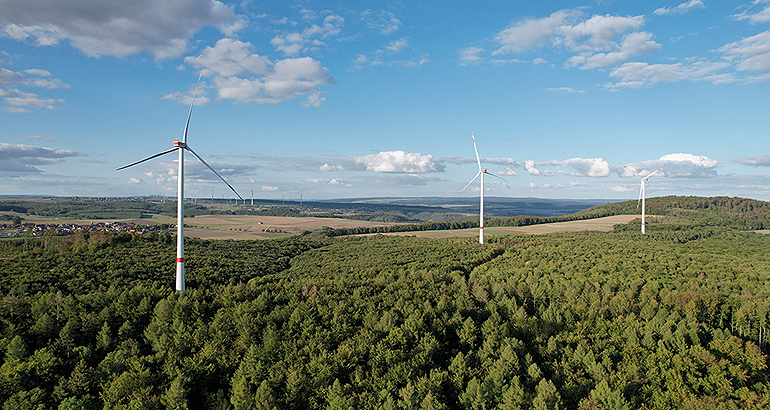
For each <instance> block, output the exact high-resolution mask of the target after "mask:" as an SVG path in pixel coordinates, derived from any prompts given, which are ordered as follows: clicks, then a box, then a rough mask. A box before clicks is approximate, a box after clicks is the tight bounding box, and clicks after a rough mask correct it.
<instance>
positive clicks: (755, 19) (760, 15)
mask: <svg viewBox="0 0 770 410" xmlns="http://www.w3.org/2000/svg"><path fill="white" fill-rule="evenodd" d="M765 2H766V1H765ZM761 3H762V2H761V1H757V0H755V1H754V2H752V5H754V6H756V5H759V4H761ZM733 18H735V19H736V20H748V21H749V22H750V23H751V24H760V23H767V22H770V5H768V6H764V7H763V8H762V10H760V11H752V10H746V11H744V12H742V13H740V14H736V15H734V16H733Z"/></svg>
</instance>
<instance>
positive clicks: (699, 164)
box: [615, 153, 719, 178]
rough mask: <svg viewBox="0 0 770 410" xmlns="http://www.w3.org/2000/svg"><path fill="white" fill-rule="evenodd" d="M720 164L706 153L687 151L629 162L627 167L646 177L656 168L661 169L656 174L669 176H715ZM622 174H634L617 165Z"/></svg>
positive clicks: (630, 175)
mask: <svg viewBox="0 0 770 410" xmlns="http://www.w3.org/2000/svg"><path fill="white" fill-rule="evenodd" d="M717 166H719V161H717V160H715V159H712V158H708V157H706V156H704V155H693V154H686V153H676V154H667V155H664V156H662V157H660V159H657V160H651V161H641V162H635V163H633V164H628V165H627V167H628V168H630V169H632V170H634V171H635V172H636V173H637V174H638V175H640V176H641V177H644V176H646V175H649V174H651V173H653V172H656V170H658V169H660V168H662V169H661V171H660V172H658V173H657V174H656V175H661V176H667V177H697V178H703V177H713V176H716V175H717V172H716V171H715V170H714V168H716V167H717ZM615 170H616V171H617V172H618V174H619V175H620V176H623V177H633V176H634V174H633V173H632V172H631V171H630V170H628V169H625V168H624V167H622V166H620V167H615Z"/></svg>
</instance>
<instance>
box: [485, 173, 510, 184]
mask: <svg viewBox="0 0 770 410" xmlns="http://www.w3.org/2000/svg"><path fill="white" fill-rule="evenodd" d="M484 173H485V174H487V175H491V176H493V177H495V178H498V179H502V180H503V181H505V182H507V183H509V184H510V182H508V180H506V179H505V178H503V177H501V176H499V175H495V174H493V173H491V172H484Z"/></svg>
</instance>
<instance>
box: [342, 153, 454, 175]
mask: <svg viewBox="0 0 770 410" xmlns="http://www.w3.org/2000/svg"><path fill="white" fill-rule="evenodd" d="M354 160H355V162H356V163H359V164H362V165H365V166H366V170H367V171H373V172H388V173H393V172H398V173H410V174H424V173H429V172H444V168H445V167H444V164H442V163H440V162H439V161H436V159H434V158H433V156H432V155H423V154H419V153H410V152H404V151H386V152H380V153H379V154H370V155H365V156H362V157H355V158H354Z"/></svg>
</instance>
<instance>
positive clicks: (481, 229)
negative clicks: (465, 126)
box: [460, 133, 508, 244]
mask: <svg viewBox="0 0 770 410" xmlns="http://www.w3.org/2000/svg"><path fill="white" fill-rule="evenodd" d="M471 138H472V139H473V150H474V151H476V162H478V164H479V172H478V173H477V174H476V176H475V177H473V179H471V182H468V185H466V186H465V188H463V190H462V191H460V192H463V191H465V189H466V188H468V187H469V186H470V185H471V184H472V183H473V181H475V180H476V178H478V177H479V175H480V176H481V185H480V187H481V190H480V194H479V198H480V204H479V243H481V244H483V243H484V174H487V175H491V176H493V177H495V178H500V177H499V176H497V175H495V174H490V173H489V172H487V170H486V169H482V168H481V159H480V158H479V150H478V148H476V136H474V135H473V133H471ZM500 179H502V180H503V181H505V179H503V178H500ZM505 182H508V181H505Z"/></svg>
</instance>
